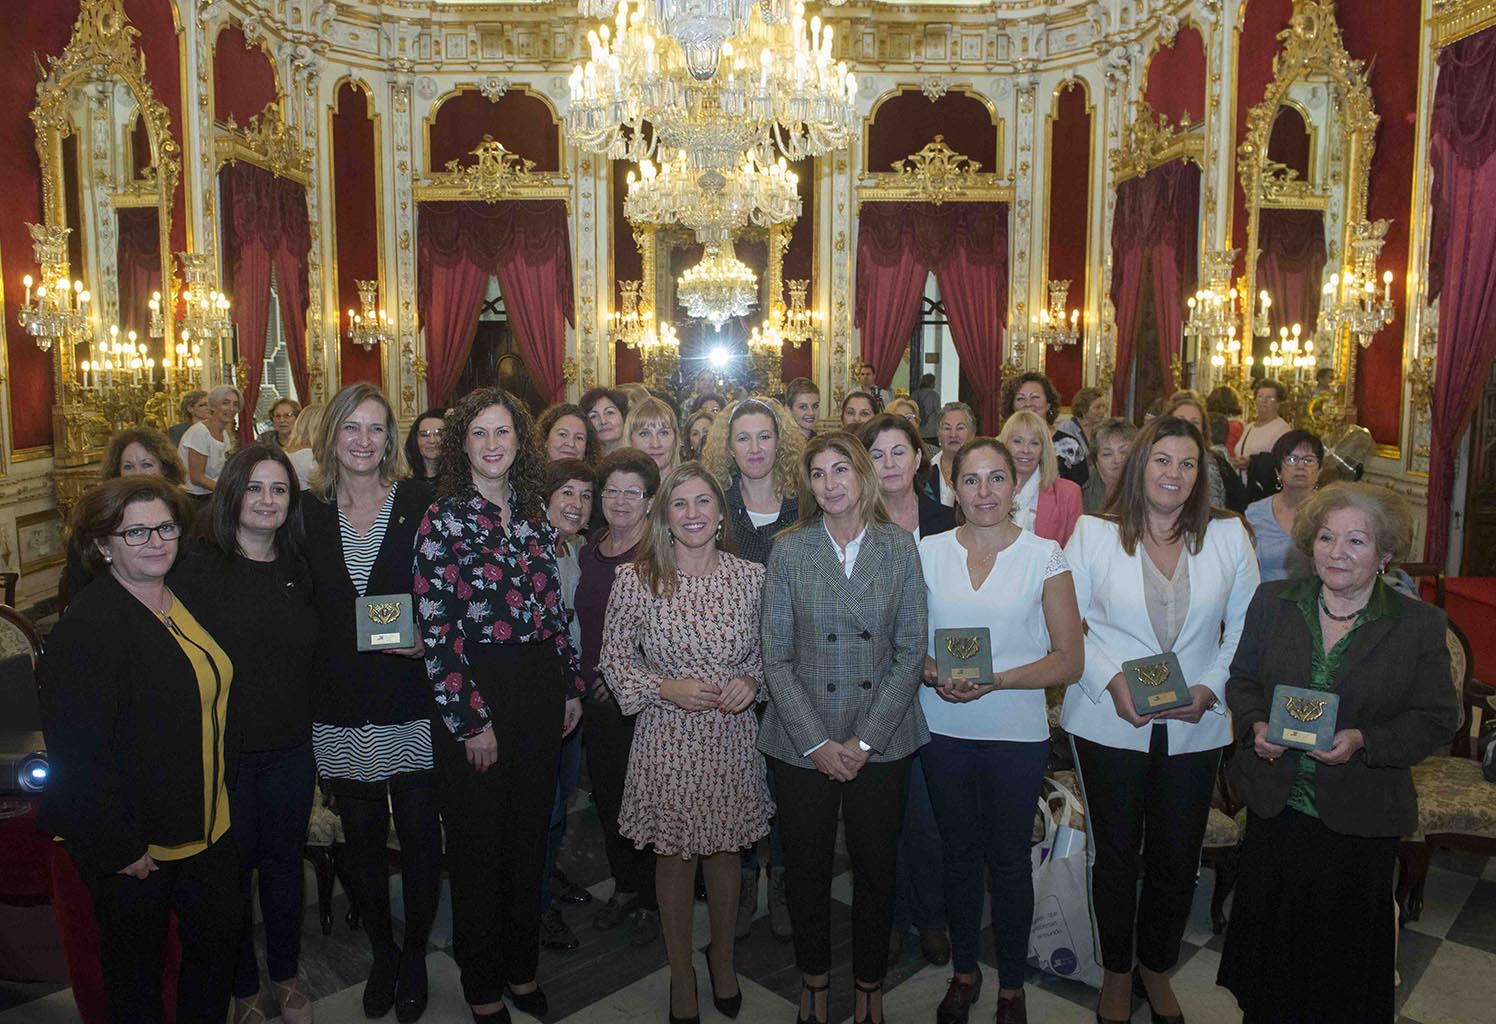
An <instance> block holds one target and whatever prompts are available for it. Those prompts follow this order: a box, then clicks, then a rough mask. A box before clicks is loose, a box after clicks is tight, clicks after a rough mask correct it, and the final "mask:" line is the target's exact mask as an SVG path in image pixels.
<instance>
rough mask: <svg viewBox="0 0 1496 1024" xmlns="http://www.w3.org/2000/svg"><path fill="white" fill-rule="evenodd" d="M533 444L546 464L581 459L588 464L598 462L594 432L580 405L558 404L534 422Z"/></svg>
mask: <svg viewBox="0 0 1496 1024" xmlns="http://www.w3.org/2000/svg"><path fill="white" fill-rule="evenodd" d="M535 443H536V444H537V445H539V446H540V451H541V454H543V455H544V456H545V461H547V462H553V461H555V460H556V459H581V460H582V461H583V462H585V463H587V464H588V465H591V464H593V463H595V462H596V461H597V459H598V441H597V431H596V430H595V429H593V426H592V423H591V422H590V421H589V420H588V419H587V414H586V413H584V412H583V411H582V407H581V406H580V405H573V404H572V403H570V402H557V403H556V404H555V405H552V406H549V407H547V409H546V410H545V412H543V413H541V414H540V418H539V419H537V420H536V421H535Z"/></svg>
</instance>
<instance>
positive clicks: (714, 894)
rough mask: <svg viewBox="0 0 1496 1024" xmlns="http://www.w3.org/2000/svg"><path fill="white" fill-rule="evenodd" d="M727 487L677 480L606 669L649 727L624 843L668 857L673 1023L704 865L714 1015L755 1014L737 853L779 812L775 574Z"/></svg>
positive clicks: (620, 615)
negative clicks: (767, 746) (751, 541)
mask: <svg viewBox="0 0 1496 1024" xmlns="http://www.w3.org/2000/svg"><path fill="white" fill-rule="evenodd" d="M732 547H733V544H732V527H731V525H730V523H729V522H728V519H727V507H726V501H725V498H724V495H723V493H722V488H721V486H720V485H719V484H718V483H717V480H716V478H715V477H714V476H712V474H711V473H709V472H707V471H706V470H705V469H703V468H702V466H701V464H700V463H697V462H687V463H684V464H683V465H680V466H677V467H676V468H675V469H673V470H671V471H670V472H669V473H668V474H666V476H665V479H664V481H663V482H662V483H661V485H660V496H659V498H658V499H656V501H655V502H654V505H653V506H652V507H651V509H650V511H649V527H648V530H647V532H646V534H645V540H644V546H643V549H642V550H641V551H640V553H639V556H638V558H637V559H636V560H635V561H634V564H633V565H627V566H623V567H622V568H620V569H619V570H618V575H617V578H616V579H615V580H614V583H613V594H612V598H611V599H610V601H609V603H608V615H607V623H606V625H605V626H604V628H603V643H602V656H601V658H600V660H599V662H598V667H599V668H600V669H601V670H602V672H603V674H604V675H605V676H606V677H607V680H608V688H609V689H610V690H611V691H612V692H613V696H614V697H615V698H616V699H617V701H618V706H619V708H620V709H622V711H623V712H624V714H637V715H638V720H637V722H636V724H635V727H634V743H633V750H632V752H631V754H630V756H629V765H628V775H627V777H626V779H625V781H624V794H623V808H622V810H621V811H620V813H619V823H618V824H619V830H620V831H621V832H622V833H623V835H624V836H626V837H627V838H629V839H632V840H633V841H634V844H635V845H636V846H638V847H639V848H640V849H644V848H645V847H646V846H652V847H653V848H654V851H655V891H656V894H657V896H658V898H659V901H660V923H661V926H662V929H663V931H664V935H665V949H666V952H667V953H668V954H669V957H670V1010H669V1016H670V1019H671V1020H672V1021H675V1022H677V1024H679V1022H684V1021H696V1020H698V1019H699V1017H700V1014H699V1011H698V1009H697V999H696V974H695V970H694V969H693V968H692V966H691V956H692V953H693V950H692V942H691V921H692V916H693V911H694V900H693V899H692V893H691V889H692V882H693V880H694V879H695V877H696V865H697V863H698V861H699V862H700V864H701V869H702V874H703V875H704V876H705V879H706V890H707V912H708V917H709V918H710V921H711V939H712V941H711V944H710V945H709V946H707V949H706V957H707V970H708V973H709V977H710V980H711V988H712V1002H713V1003H714V1004H715V1005H716V1007H717V1009H718V1010H719V1011H721V1012H722V1013H723V1014H724V1015H726V1016H728V1017H736V1016H737V1014H738V1010H739V1009H740V1008H741V1006H742V1001H743V995H742V989H741V988H740V986H739V985H738V984H737V979H736V977H735V971H734V969H733V943H734V941H735V939H734V924H735V920H736V916H737V906H738V883H739V878H740V871H739V860H738V850H739V849H741V848H742V847H744V846H750V845H752V844H753V843H755V842H756V841H758V840H759V839H761V838H762V837H763V836H765V835H767V834H768V832H769V818H770V816H771V815H772V814H773V813H774V804H773V801H772V800H771V798H770V796H769V790H768V785H767V783H766V781H765V778H764V765H763V757H762V755H760V754H759V752H758V751H757V750H756V749H755V747H754V741H755V739H756V738H757V735H758V720H757V718H756V717H755V716H754V715H751V714H744V712H745V711H747V710H748V709H749V708H751V707H752V706H753V705H754V703H755V701H757V700H759V699H761V697H760V693H761V690H760V682H761V680H762V676H763V658H762V653H761V649H760V646H759V644H760V638H759V634H758V622H759V609H760V605H761V603H762V600H763V578H764V570H763V567H762V566H760V565H758V564H756V563H754V562H750V561H748V560H747V559H743V558H738V557H736V556H734V555H733V554H732V553H731V552H732Z"/></svg>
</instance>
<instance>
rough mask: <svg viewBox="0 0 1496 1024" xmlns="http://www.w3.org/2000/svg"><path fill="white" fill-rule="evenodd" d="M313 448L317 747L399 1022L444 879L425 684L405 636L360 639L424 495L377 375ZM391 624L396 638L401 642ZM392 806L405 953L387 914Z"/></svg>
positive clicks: (421, 1001)
mask: <svg viewBox="0 0 1496 1024" xmlns="http://www.w3.org/2000/svg"><path fill="white" fill-rule="evenodd" d="M313 447H314V450H315V451H316V453H317V458H316V469H315V470H314V471H313V473H312V479H311V487H310V488H309V489H308V491H307V495H306V500H305V501H304V502H303V503H302V506H301V509H302V517H303V519H304V520H305V524H306V548H305V553H306V560H307V567H308V569H310V570H311V575H312V603H313V605H314V606H315V608H316V611H317V625H318V630H317V653H316V655H315V656H314V658H313V666H314V671H313V672H312V679H313V680H315V685H314V686H313V689H312V750H313V752H314V753H315V754H316V757H317V772H318V774H319V775H320V776H321V777H322V780H323V788H324V789H325V790H326V791H327V792H328V793H329V794H331V795H332V797H333V802H334V803H335V804H336V806H337V810H338V816H339V818H341V819H342V823H343V835H344V839H345V851H346V853H347V854H348V858H349V861H350V866H351V869H352V870H351V877H350V881H351V883H352V886H351V888H352V890H353V891H352V893H351V896H352V898H353V901H354V904H355V906H357V907H358V911H359V914H360V916H361V917H362V918H363V924H364V931H365V932H367V933H368V936H369V944H370V946H372V947H373V952H374V963H373V965H372V966H371V967H370V969H369V980H368V983H367V984H366V985H365V986H364V996H363V1004H364V1012H365V1013H366V1014H367V1015H368V1016H370V1017H380V1016H383V1015H384V1014H386V1013H388V1012H389V1011H390V1007H391V1006H395V1009H396V1015H397V1016H398V1017H399V1019H400V1020H401V1021H413V1020H415V1019H416V1018H417V1017H419V1016H420V1015H421V1013H422V1011H423V1010H424V1009H425V1007H426V994H427V992H426V938H427V936H428V935H429V933H430V931H431V922H432V921H433V920H434V919H435V917H436V903H437V897H438V895H439V893H440V887H441V863H440V861H441V825H440V820H439V817H438V814H437V806H436V789H435V783H436V773H435V771H434V767H433V761H432V756H431V738H432V713H431V711H432V709H431V688H430V684H429V683H428V682H427V680H426V673H425V671H424V668H423V666H422V665H421V662H420V660H419V659H420V656H421V654H422V650H423V649H422V647H421V645H420V643H419V641H418V640H416V638H415V637H414V636H413V635H412V636H410V637H409V638H408V639H409V640H410V642H409V643H408V644H406V645H405V646H403V647H395V648H388V647H386V648H384V649H381V650H372V649H366V648H368V645H367V644H361V643H360V637H361V636H363V637H368V636H369V634H370V633H371V629H370V625H369V621H368V612H369V610H370V603H369V599H371V598H386V600H383V601H379V602H377V603H380V604H390V603H392V602H393V601H394V599H396V598H400V597H403V598H404V599H405V600H406V601H408V600H410V598H409V595H410V593H411V582H412V581H411V554H412V553H413V552H414V550H415V540H416V525H417V524H418V523H419V522H420V521H421V515H422V514H423V513H424V512H425V511H426V508H427V506H429V505H430V504H431V491H430V489H429V488H428V487H427V486H426V485H425V484H424V483H420V482H419V481H415V480H410V479H407V477H408V476H409V472H410V471H409V469H407V467H406V465H405V456H404V453H403V452H402V451H401V445H400V438H399V435H398V433H397V430H396V425H395V411H394V409H392V408H391V407H390V403H389V401H388V400H387V399H386V398H385V397H384V393H383V392H382V391H380V390H379V389H378V388H376V387H374V386H373V385H372V384H350V385H348V386H347V387H345V388H344V389H343V390H341V391H339V392H338V393H337V394H336V395H334V396H333V399H332V401H331V402H329V403H328V404H327V408H326V410H325V411H324V413H323V418H322V425H321V427H320V429H319V430H318V432H317V441H316V444H315V445H314V446H313ZM360 609H362V611H363V617H362V619H361V618H360V616H359V611H360ZM381 628H383V627H381ZM395 632H396V633H397V639H396V640H395V642H396V643H397V644H398V643H400V641H401V640H404V639H407V638H404V637H398V633H399V630H398V629H397V630H396V631H395ZM411 633H412V634H413V633H414V630H413V629H412V630H411ZM392 807H393V809H394V818H395V831H396V833H397V834H398V835H399V836H400V876H401V886H402V891H403V901H404V904H405V938H404V942H405V947H404V949H405V952H404V954H403V955H402V953H401V948H400V947H399V946H398V945H396V944H395V935H394V928H393V925H392V923H391V918H390V894H389V853H388V851H387V850H386V848H385V844H386V842H387V841H388V838H389V823H390V810H391V808H392Z"/></svg>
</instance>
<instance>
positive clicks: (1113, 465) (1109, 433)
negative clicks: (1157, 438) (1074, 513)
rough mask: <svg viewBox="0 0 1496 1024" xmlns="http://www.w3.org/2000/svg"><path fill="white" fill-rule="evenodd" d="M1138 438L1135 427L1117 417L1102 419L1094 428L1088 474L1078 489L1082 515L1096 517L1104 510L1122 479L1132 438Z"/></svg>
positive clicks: (1130, 449) (1129, 421)
mask: <svg viewBox="0 0 1496 1024" xmlns="http://www.w3.org/2000/svg"><path fill="white" fill-rule="evenodd" d="M1137 436H1138V428H1137V427H1135V426H1133V425H1132V421H1131V420H1128V419H1123V418H1122V417H1120V416H1114V417H1112V418H1111V419H1109V420H1103V421H1102V422H1101V425H1100V426H1099V427H1097V428H1096V433H1095V434H1094V435H1093V441H1094V443H1093V444H1092V445H1091V454H1090V458H1091V473H1090V475H1089V476H1087V477H1086V482H1085V483H1084V484H1082V485H1081V488H1080V500H1081V508H1082V511H1083V512H1084V514H1085V515H1088V516H1094V515H1097V514H1098V513H1100V512H1101V510H1102V509H1103V508H1105V507H1106V503H1107V499H1108V498H1110V497H1111V495H1112V492H1113V491H1115V490H1116V487H1117V481H1118V480H1120V479H1121V478H1122V467H1123V466H1125V465H1127V453H1128V452H1130V451H1132V439H1133V438H1135V437H1137Z"/></svg>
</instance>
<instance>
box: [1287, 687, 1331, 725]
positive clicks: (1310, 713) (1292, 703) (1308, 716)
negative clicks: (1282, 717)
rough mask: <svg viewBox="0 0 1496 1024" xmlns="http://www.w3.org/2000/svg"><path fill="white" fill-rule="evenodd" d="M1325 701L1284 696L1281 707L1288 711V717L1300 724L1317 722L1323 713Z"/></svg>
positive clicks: (1326, 702)
mask: <svg viewBox="0 0 1496 1024" xmlns="http://www.w3.org/2000/svg"><path fill="white" fill-rule="evenodd" d="M1328 703H1330V702H1329V701H1327V700H1310V699H1309V698H1308V697H1291V696H1288V695H1286V694H1285V695H1284V697H1283V706H1284V707H1286V708H1287V709H1288V717H1290V718H1293V719H1296V720H1298V721H1300V722H1317V721H1319V718H1320V716H1321V715H1323V714H1324V713H1325V705H1326V704H1328Z"/></svg>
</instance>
